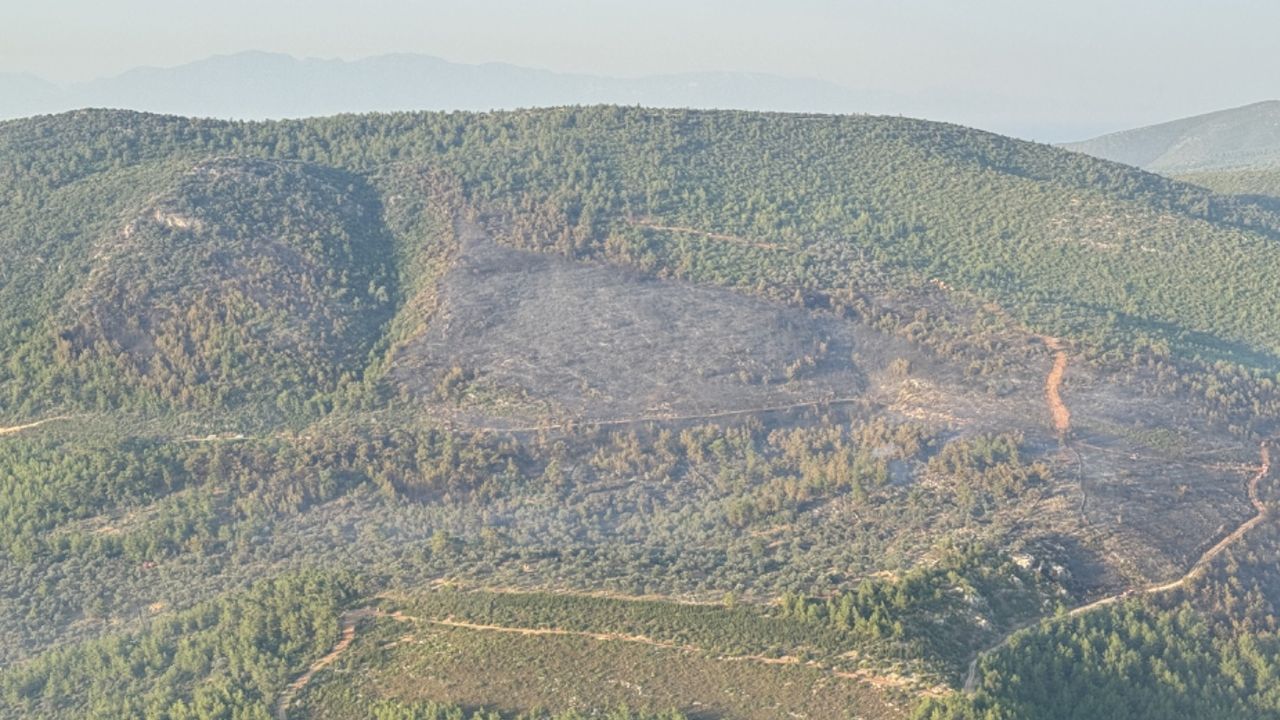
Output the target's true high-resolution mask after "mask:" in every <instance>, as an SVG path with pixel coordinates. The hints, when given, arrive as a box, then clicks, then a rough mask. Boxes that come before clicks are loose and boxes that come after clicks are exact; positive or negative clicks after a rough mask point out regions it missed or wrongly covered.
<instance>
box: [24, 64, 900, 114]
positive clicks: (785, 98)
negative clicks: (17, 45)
mask: <svg viewBox="0 0 1280 720" xmlns="http://www.w3.org/2000/svg"><path fill="white" fill-rule="evenodd" d="M890 102H891V98H889V96H888V95H887V94H885V93H878V92H859V91H854V90H850V89H848V88H845V87H842V86H840V85H837V84H835V83H830V82H826V81H823V80H818V79H814V78H787V77H780V76H776V75H768V74H761V73H745V72H699V73H683V74H675V75H653V76H644V77H636V78H618V77H605V76H595V75H584V74H572V73H558V72H552V71H550V70H541V69H534V68H527V67H520V66H516V65H509V64H504V63H484V64H464V63H455V62H450V61H447V60H443V59H441V58H437V57H433V56H429V55H415V54H392V55H381V56H376V57H369V58H363V59H359V60H352V61H347V60H339V59H318V58H304V59H299V58H295V57H293V56H291V55H285V54H279V53H267V52H257V51H251V52H243V53H236V54H231V55H218V56H214V57H211V58H207V59H204V60H199V61H196V62H192V63H187V64H184V65H178V66H176V67H169V68H154V67H147V68H137V69H134V70H129V71H127V72H125V73H123V74H121V75H117V76H114V77H110V78H103V79H99V80H93V81H89V82H85V83H79V84H74V85H69V86H65V87H60V86H57V85H54V84H52V83H48V82H45V81H43V80H41V79H39V78H36V77H34V76H31V75H18V74H9V75H3V74H0V119H5V118H16V117H25V116H30V115H37V114H46V113H55V112H62V111H66V110H72V109H77V108H83V107H114V108H124V109H131V110H139V111H148V112H158V113H167V114H175V115H186V116H197V117H218V118H236V119H280V118H297V117H313V116H321V115H334V114H339V113H349V112H377V111H400V110H480V111H484V110H494V109H512V108H520V107H534V106H554V105H589V104H613V105H645V106H649V107H696V108H722V109H744V110H746V109H749V110H770V111H805V112H825V113H841V114H843V113H851V112H868V111H870V110H875V109H883V108H884V107H885V106H887V105H888V104H889V103H890Z"/></svg>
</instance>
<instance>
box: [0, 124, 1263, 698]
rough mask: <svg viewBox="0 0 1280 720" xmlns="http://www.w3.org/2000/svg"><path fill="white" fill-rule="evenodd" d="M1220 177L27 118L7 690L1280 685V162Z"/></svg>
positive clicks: (948, 156)
mask: <svg viewBox="0 0 1280 720" xmlns="http://www.w3.org/2000/svg"><path fill="white" fill-rule="evenodd" d="M1189 179H1190V180H1192V181H1194V183H1195V184H1193V183H1192V182H1181V181H1175V180H1172V179H1166V178H1163V177H1160V176H1157V175H1153V174H1149V173H1145V172H1142V171H1139V170H1135V169H1133V168H1129V167H1125V166H1122V165H1118V164H1113V163H1108V162H1105V161H1101V160H1097V159H1093V158H1089V157H1086V156H1083V155H1079V154H1075V153H1071V152H1067V151H1064V150H1061V149H1056V148H1052V147H1049V146H1044V145H1037V144H1031V143H1025V142H1020V141H1015V140H1012V139H1009V138H1004V137H1000V136H996V135H991V134H988V133H983V132H979V131H975V130H970V129H966V128H962V127H958V126H953V125H946V124H940V123H932V122H925V121H919V120H911V119H905V118H888V117H871V116H825V115H793V114H768V113H747V112H731V111H683V110H680V111H678V110H649V109H642V108H624V107H572V108H556V109H545V110H528V111H512V112H501V113H484V114H477V113H417V114H408V113H406V114H373V115H345V116H337V117H331V118H318V119H312V120H302V121H282V122H229V121H212V120H194V119H187V118H178V117H164V116H156V115H146V114H139V113H132V112H123V111H108V110H85V111H77V112H73V113H67V114H63V115H57V116H46V117H37V118H30V119H24V120H16V121H10V122H5V123H0V200H2V202H0V353H2V354H3V361H0V579H2V580H0V586H2V587H3V588H4V590H3V591H0V639H2V640H3V642H0V717H5V718H8V717H13V718H19V717H66V718H80V717H98V718H115V717H145V718H242V719H247V718H286V717H291V718H302V717H311V718H340V717H373V718H385V719H391V718H396V719H399V718H430V719H435V718H449V719H454V718H457V719H458V720H462V719H464V718H466V719H472V718H475V719H478V720H490V719H491V718H511V719H514V718H520V719H521V720H533V719H538V720H543V719H545V720H562V719H563V720H568V719H570V718H572V719H574V720H576V719H578V718H583V719H585V718H610V719H614V720H624V719H626V720H630V719H633V718H634V719H636V720H640V719H649V718H652V719H654V720H671V719H675V718H691V719H695V720H696V719H699V718H739V717H741V718H756V717H759V718H766V717H780V716H783V715H785V713H787V712H794V713H801V714H804V715H806V716H808V717H855V716H858V717H871V718H906V717H916V718H928V719H930V720H944V719H956V720H959V719H962V718H1046V719H1057V718H1085V717H1109V718H1155V717H1167V716H1169V715H1171V714H1173V713H1175V712H1177V713H1187V714H1190V715H1192V716H1196V717H1206V718H1210V717H1212V718H1217V717H1221V718H1251V717H1257V718H1263V717H1270V716H1273V715H1274V714H1275V713H1277V712H1280V695H1277V691H1276V687H1277V683H1276V682H1275V678H1276V674H1277V673H1280V667H1278V666H1277V663H1276V653H1277V650H1278V649H1280V646H1278V645H1277V643H1278V642H1280V639H1278V637H1277V628H1276V620H1275V618H1276V610H1275V607H1276V603H1278V602H1280V578H1277V577H1276V575H1275V572H1274V569H1273V568H1271V567H1270V565H1273V564H1274V563H1269V562H1268V560H1267V559H1268V558H1274V553H1275V551H1276V547H1277V542H1280V540H1278V539H1277V536H1276V531H1275V527H1274V521H1273V520H1272V518H1271V516H1270V507H1271V504H1272V503H1273V502H1274V501H1273V498H1274V496H1275V490H1274V481H1273V478H1272V473H1271V470H1270V463H1269V452H1270V450H1269V449H1270V447H1271V443H1272V441H1273V439H1274V438H1275V436H1276V435H1277V432H1278V428H1277V424H1276V419H1277V417H1280V395H1278V393H1277V383H1280V322H1277V317H1276V309H1277V308H1280V286H1277V284H1276V283H1275V282H1274V278H1275V277H1277V276H1280V206H1278V205H1277V204H1276V201H1275V199H1274V198H1273V197H1269V196H1267V194H1266V192H1264V190H1265V188H1264V187H1263V186H1262V185H1257V184H1250V183H1252V182H1253V181H1256V180H1258V178H1245V179H1242V180H1239V182H1240V183H1246V181H1249V183H1246V184H1237V180H1236V179H1232V178H1220V177H1213V178H1210V177H1194V178H1189ZM1204 186H1207V187H1214V188H1217V189H1219V190H1220V191H1221V193H1215V192H1214V191H1212V190H1209V189H1207V187H1204ZM1267 187H1269V186H1267ZM1250 188H1262V189H1258V190H1252V189H1250ZM1260 448H1261V459H1260V455H1259V453H1260Z"/></svg>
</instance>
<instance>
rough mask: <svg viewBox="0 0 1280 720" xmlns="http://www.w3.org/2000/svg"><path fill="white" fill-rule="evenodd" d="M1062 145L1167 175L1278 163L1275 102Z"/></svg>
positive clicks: (1279, 126) (1279, 117) (1278, 107)
mask: <svg viewBox="0 0 1280 720" xmlns="http://www.w3.org/2000/svg"><path fill="white" fill-rule="evenodd" d="M1063 147H1065V148H1067V149H1068V150H1075V151H1077V152H1082V153H1087V154H1089V155H1094V156H1096V157H1100V158H1103V159H1106V160H1114V161H1116V162H1122V163H1125V164H1127V165H1135V166H1137V167H1140V168H1143V169H1145V170H1150V171H1152V172H1159V173H1163V174H1168V175H1172V174H1187V173H1195V172H1204V171H1216V170H1228V169H1242V168H1250V169H1266V168H1275V167H1280V101H1275V100H1272V101H1268V102H1260V103H1254V104H1252V105H1246V106H1244V107H1238V108H1232V109H1229V110H1220V111H1218V112H1212V113H1207V114H1205V115H1197V116H1194V117H1189V118H1182V119H1180V120H1173V121H1171V122H1166V123H1161V124H1159V125H1151V126H1148V127H1141V128H1135V129H1133V130H1125V131H1123V132H1118V133H1112V134H1109V135H1103V136H1101V137H1096V138H1093V139H1092V140H1085V141H1082V142H1077V143H1067V144H1065V145H1063Z"/></svg>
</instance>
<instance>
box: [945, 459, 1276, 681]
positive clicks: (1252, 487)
mask: <svg viewBox="0 0 1280 720" xmlns="http://www.w3.org/2000/svg"><path fill="white" fill-rule="evenodd" d="M1261 456H1262V465H1261V466H1260V467H1259V468H1258V471H1257V472H1256V473H1254V475H1253V477H1252V478H1250V480H1249V486H1248V491H1249V502H1250V503H1251V504H1252V505H1253V508H1254V510H1255V514H1254V516H1253V517H1251V518H1249V519H1248V520H1246V521H1245V522H1243V523H1241V525H1240V526H1239V527H1237V528H1236V529H1235V530H1232V531H1231V532H1230V533H1228V534H1227V535H1226V537H1224V538H1222V539H1221V540H1219V541H1218V542H1217V543H1215V544H1214V545H1213V547H1211V548H1209V549H1208V550H1206V551H1204V552H1203V553H1202V554H1201V555H1200V557H1199V558H1197V559H1196V561H1195V563H1193V564H1192V565H1191V567H1190V568H1189V569H1188V570H1187V572H1186V573H1184V574H1183V575H1182V576H1181V577H1179V578H1177V579H1175V580H1170V581H1168V582H1163V583H1157V584H1154V585H1147V586H1145V587H1141V588H1131V589H1129V590H1125V591H1124V592H1120V593H1116V594H1115V595H1109V596H1107V597H1104V598H1102V599H1100V600H1095V601H1093V602H1091V603H1088V604H1086V605H1081V606H1080V607H1077V608H1074V609H1072V610H1071V611H1070V612H1068V613H1067V614H1066V615H1065V616H1064V617H1069V618H1071V617H1079V616H1081V615H1084V614H1085V613H1089V612H1092V611H1094V610H1097V609H1099V608H1103V607H1106V606H1108V605H1114V604H1116V603H1118V602H1120V601H1121V600H1125V599H1127V598H1131V597H1139V596H1142V595H1156V594H1159V593H1165V592H1169V591H1170V590H1174V589H1177V588H1180V587H1184V586H1186V585H1188V584H1190V583H1191V582H1192V581H1193V580H1195V579H1196V578H1198V577H1199V576H1200V575H1201V574H1202V573H1203V572H1204V571H1205V570H1206V569H1207V568H1208V567H1209V563H1211V562H1213V560H1214V558H1216V557H1218V556H1219V555H1221V554H1222V553H1223V552H1224V551H1225V550H1226V549H1227V548H1229V547H1231V546H1232V545H1233V544H1235V543H1236V542H1238V541H1239V540H1240V538H1242V537H1244V536H1245V534H1246V533H1248V532H1249V531H1250V530H1252V529H1253V528H1254V527H1255V526H1257V525H1258V524H1259V523H1261V522H1262V521H1263V520H1265V519H1267V517H1268V516H1269V515H1270V510H1269V509H1268V508H1267V505H1266V503H1264V502H1262V497H1261V496H1260V495H1259V494H1258V485H1259V484H1260V483H1261V482H1262V481H1263V480H1264V479H1266V477H1267V476H1268V475H1270V474H1271V446H1270V441H1264V442H1263V443H1262V450H1261ZM1039 622H1040V620H1038V619H1037V620H1033V621H1030V622H1027V623H1023V624H1021V625H1019V626H1018V627H1015V628H1014V629H1013V630H1010V631H1009V633H1008V634H1006V635H1005V636H1004V637H1003V638H1001V640H1000V642H998V643H996V644H995V645H992V646H991V647H989V648H986V649H984V650H982V651H980V652H979V653H978V654H977V655H976V656H974V658H973V660H972V661H971V662H970V663H969V670H968V673H967V674H966V675H965V679H964V692H966V693H972V692H973V691H974V690H976V689H977V685H978V662H979V661H980V660H982V658H984V657H986V656H988V655H990V654H992V653H994V652H996V651H998V650H1000V649H1001V648H1003V647H1004V646H1005V645H1008V644H1009V640H1010V639H1012V638H1013V636H1014V635H1016V634H1018V633H1019V632H1021V631H1023V630H1025V629H1027V628H1029V627H1032V626H1033V625H1036V624H1038V623H1039Z"/></svg>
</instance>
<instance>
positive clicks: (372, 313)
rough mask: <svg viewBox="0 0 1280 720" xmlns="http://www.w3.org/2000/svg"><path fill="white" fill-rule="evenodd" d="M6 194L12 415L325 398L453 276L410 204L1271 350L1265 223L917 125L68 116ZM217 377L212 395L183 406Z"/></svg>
mask: <svg viewBox="0 0 1280 720" xmlns="http://www.w3.org/2000/svg"><path fill="white" fill-rule="evenodd" d="M0 183H2V184H3V193H4V196H5V197H7V198H10V199H11V201H10V202H8V203H6V204H5V205H4V206H3V208H2V209H0V253H2V258H3V262H2V263H0V268H2V270H0V310H2V312H0V351H2V352H3V353H4V355H5V356H6V357H8V358H9V359H10V361H9V362H8V363H6V364H5V365H4V366H3V369H0V398H4V403H3V407H4V408H5V409H6V410H5V414H12V415H23V416H25V415H28V414H30V413H32V412H33V411H35V410H36V409H39V408H46V409H50V408H54V407H57V406H63V405H65V406H71V407H75V406H88V407H94V406H98V407H111V406H117V405H130V404H137V405H145V406H149V407H151V406H154V407H199V406H202V405H211V404H217V405H218V406H225V405H227V404H231V405H235V404H237V403H241V402H247V401H249V400H253V401H254V402H255V403H256V402H259V401H263V400H264V399H266V400H270V401H271V402H277V401H278V402H279V404H281V405H283V406H285V407H287V408H289V411H290V412H294V411H297V410H299V409H300V408H303V407H312V408H313V409H314V408H315V407H317V403H318V404H319V405H326V404H329V403H331V400H328V399H325V398H330V397H331V396H332V395H333V394H334V393H336V392H338V391H339V389H340V387H341V386H343V384H344V383H347V384H351V383H352V382H355V381H356V380H359V379H360V378H363V377H364V375H365V373H366V372H367V371H369V370H370V369H376V368H377V367H380V365H379V361H378V354H379V353H385V352H386V351H387V348H389V347H390V344H391V342H392V340H393V339H394V338H392V337H391V336H390V335H389V334H388V333H392V332H393V331H394V329H395V328H398V327H402V326H403V322H402V323H401V324H397V322H396V319H395V318H396V316H397V315H398V314H402V313H403V312H405V311H406V310H409V309H411V306H412V303H411V302H410V300H411V298H410V294H411V289H412V288H414V287H416V286H417V284H419V283H420V282H421V281H422V277H420V276H419V275H420V274H421V273H422V272H426V270H424V268H429V267H431V266H432V263H431V259H430V258H427V257H425V256H423V253H424V252H437V253H441V252H443V253H447V252H448V249H447V248H445V247H443V246H438V247H437V246H433V245H432V244H431V243H430V242H427V241H426V240H424V238H423V237H421V236H418V235H415V233H418V234H421V233H426V234H428V235H430V234H431V233H432V232H435V233H436V236H437V237H438V236H439V232H438V228H437V229H436V230H432V229H431V228H430V227H427V226H428V225H431V223H427V225H424V224H423V222H422V221H423V218H424V217H426V216H425V215H423V216H422V217H416V218H412V219H406V218H405V217H402V216H401V215H402V214H403V213H402V212H401V210H402V208H399V207H397V203H401V202H408V201H413V202H423V199H424V198H428V197H430V198H435V199H437V200H439V202H434V201H433V203H432V206H433V208H435V211H438V212H439V213H443V214H442V215H438V216H435V220H433V221H432V222H435V223H436V224H439V223H444V224H446V225H447V224H448V222H447V221H446V220H444V219H443V218H444V216H445V215H449V214H451V213H459V212H467V213H472V214H476V215H477V216H478V217H481V218H482V219H483V221H484V222H485V223H486V225H487V226H489V227H491V228H492V229H493V231H494V232H495V233H497V234H498V235H499V236H500V238H501V239H502V240H503V241H504V242H506V243H508V244H512V245H515V246H518V247H526V248H533V249H538V250H547V251H553V252H557V253H562V254H567V255H571V256H574V257H579V258H599V259H607V260H610V261H618V262H622V263H625V264H630V265H634V266H638V267H640V268H642V269H644V270H647V271H657V272H660V273H663V274H668V275H672V276H678V277H683V278H687V279H691V280H695V281H699V282H710V283H716V284H722V285H728V286H733V287H740V288H749V289H753V290H763V291H768V292H773V293H777V294H784V293H786V294H790V293H794V292H796V291H800V292H821V293H831V292H835V291H839V290H850V289H857V288H858V286H859V285H860V284H867V283H880V284H888V285H893V284H907V285H917V286H922V285H925V284H928V283H935V284H940V285H942V286H945V287H948V288H953V289H955V290H957V291H968V292H971V293H973V294H974V295H975V297H977V298H980V299H985V300H990V301H994V302H996V303H998V304H999V306H1000V307H1001V308H1003V309H1004V310H1005V311H1006V312H1008V313H1011V314H1012V315H1014V316H1016V317H1018V318H1020V319H1021V320H1022V321H1025V322H1026V323H1028V324H1029V325H1031V326H1032V327H1035V328H1039V329H1041V330H1042V331H1044V332H1049V333H1053V334H1059V335H1064V336H1070V337H1075V338H1079V339H1081V340H1087V341H1089V342H1090V343H1092V344H1094V345H1096V346H1097V347H1099V348H1102V349H1108V348H1111V349H1122V350H1126V351H1127V350H1132V349H1133V348H1140V347H1151V348H1155V349H1156V351H1157V352H1159V353H1163V354H1169V353H1173V354H1186V355H1199V356H1203V357H1206V358H1210V359H1219V358H1227V359H1230V360H1233V361H1237V362H1239V363H1242V364H1244V365H1247V366H1251V367H1254V368H1257V369H1271V368H1273V367H1274V361H1275V356H1276V354H1277V353H1280V330H1277V328H1280V323H1277V322H1276V321H1275V315H1274V313H1275V308H1277V307H1280V286H1277V285H1276V284H1275V283H1274V282H1272V280H1271V279H1272V278H1274V277H1276V276H1277V271H1278V270H1280V250H1278V249H1277V245H1276V238H1277V237H1278V236H1280V215H1277V214H1276V213H1274V212H1271V211H1269V210H1267V209H1265V208H1264V207H1262V206H1256V205H1251V204H1248V203H1247V202H1244V201H1240V200H1232V199H1227V198H1223V197H1218V196H1214V195H1212V194H1210V193H1209V192H1207V191H1205V190H1202V189H1200V188H1197V187H1193V186H1191V185H1185V184H1180V183H1176V182H1172V181H1169V180H1165V179H1162V178H1159V177H1156V176H1153V175H1148V174H1145V173H1142V172H1139V171H1135V170H1132V169H1130V168H1127V167H1123V166H1120V165H1115V164H1110V163H1106V162H1102V161H1098V160H1094V159H1091V158H1088V157H1085V156H1082V155H1077V154H1073V153H1068V152H1064V151H1061V150H1057V149H1054V148H1051V147H1048V146H1042V145H1035V144H1029V143H1024V142H1019V141H1015V140H1011V139H1007V138H1002V137H999V136H995V135H990V134H987V133H983V132H978V131H973V130H968V129H965V128H961V127H956V126H951V125H945V124H938V123H931V122H925V121H919V120H909V119H902V118H884V117H843V116H809V115H784V114H754V113H744V112H695V111H658V110H644V109H634V108H630V109H629V108H617V107H590V108H561V109H551V110H531V111H520V112H504V113H493V114H466V113H448V114H393V115H362V116H354V115H352V116H339V117H333V118H326V119H317V120H308V121H297V122H278V123H237V122H215V121H205V120H188V119H183V118H176V117H161V116H154V115H144V114H135V113H128V112H115V111H98V110H86V111H80V112H74V113H69V114H65V115H59V116H49V117H38V118H32V119H27V120H20V121H13V122H8V123H5V124H3V125H0ZM445 205H450V207H448V208H446V207H444V206H445ZM397 223H399V225H400V226H397ZM662 228H684V230H669V229H668V230H663V229H662ZM717 236H724V237H725V238H730V240H723V239H716V238H717ZM734 238H736V239H738V240H741V241H734V240H732V239H734ZM215 308H216V310H215ZM179 338H181V340H180V341H179V340H178V339H179ZM232 367H234V368H235V380H234V381H233V382H228V383H223V382H217V383H213V382H210V383H209V384H210V386H217V387H218V388H219V389H218V390H217V391H213V390H199V389H193V388H199V387H201V383H203V382H206V381H215V380H218V379H219V378H223V377H224V376H225V375H226V373H228V372H230V371H229V370H228V368H232ZM286 385H287V386H288V387H287V388H286V387H285V386H286ZM213 392H216V396H214V395H210V394H209V393H213Z"/></svg>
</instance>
